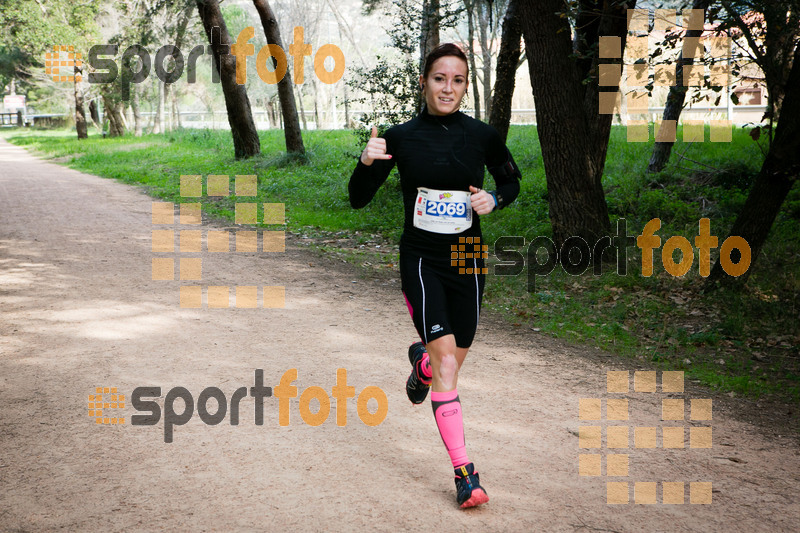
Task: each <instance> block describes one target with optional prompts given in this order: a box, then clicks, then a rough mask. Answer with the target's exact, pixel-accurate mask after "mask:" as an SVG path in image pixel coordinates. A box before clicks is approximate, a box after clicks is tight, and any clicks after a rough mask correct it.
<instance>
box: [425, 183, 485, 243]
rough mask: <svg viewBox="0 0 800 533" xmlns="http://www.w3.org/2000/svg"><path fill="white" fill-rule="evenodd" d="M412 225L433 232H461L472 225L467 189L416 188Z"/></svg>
mask: <svg viewBox="0 0 800 533" xmlns="http://www.w3.org/2000/svg"><path fill="white" fill-rule="evenodd" d="M417 191H418V193H417V200H416V201H415V202H414V227H415V228H420V229H424V230H426V231H432V232H433V233H446V234H449V233H461V232H462V231H464V230H466V229H468V228H470V227H472V202H471V201H470V199H469V197H470V193H468V192H467V191H437V190H435V189H423V188H419V189H417Z"/></svg>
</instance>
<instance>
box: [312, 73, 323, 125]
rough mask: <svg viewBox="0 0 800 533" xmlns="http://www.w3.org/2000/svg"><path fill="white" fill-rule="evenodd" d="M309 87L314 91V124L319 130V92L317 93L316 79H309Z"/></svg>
mask: <svg viewBox="0 0 800 533" xmlns="http://www.w3.org/2000/svg"><path fill="white" fill-rule="evenodd" d="M311 86H312V88H313V89H314V123H315V124H316V125H317V129H320V126H321V125H320V120H319V91H317V79H316V78H311Z"/></svg>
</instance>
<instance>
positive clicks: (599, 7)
mask: <svg viewBox="0 0 800 533" xmlns="http://www.w3.org/2000/svg"><path fill="white" fill-rule="evenodd" d="M635 4H636V2H635V0H634V1H630V2H626V3H622V4H619V3H608V2H600V1H598V2H588V1H586V2H582V5H581V7H582V10H583V11H582V12H581V13H579V15H578V17H579V22H578V24H577V27H578V28H579V33H578V36H577V40H578V43H579V45H578V46H579V47H585V48H587V49H593V48H596V46H597V43H598V40H599V36H600V35H612V36H613V35H615V36H619V37H620V38H621V41H622V43H623V47H622V48H623V50H624V42H625V37H626V36H627V24H626V22H627V11H626V10H627V9H628V8H633V7H635ZM519 9H520V12H519V17H520V19H519V20H520V21H521V23H522V33H523V36H524V39H525V49H526V53H527V56H528V68H529V71H530V78H531V85H532V87H533V95H534V98H535V102H536V118H537V130H538V132H539V142H540V144H541V147H542V160H543V162H544V168H545V175H546V179H547V191H548V203H549V208H550V222H551V224H552V228H553V240H554V242H555V244H556V246H557V247H558V248H560V247H561V245H562V244H563V243H564V241H565V240H566V239H567V238H569V237H571V236H578V237H581V238H583V239H584V240H585V241H586V243H587V244H588V245H589V246H590V247H591V246H593V245H594V243H595V242H596V241H597V240H598V238H600V237H602V236H606V235H609V234H610V230H611V223H610V220H609V217H608V207H607V205H606V200H605V194H604V192H603V186H602V181H601V180H602V176H603V167H604V166H605V158H606V151H607V150H608V139H609V136H610V133H611V117H612V115H611V114H600V112H599V111H600V109H599V105H598V102H599V99H600V96H599V92H600V90H601V89H600V87H599V85H598V79H597V63H598V57H597V53H596V52H595V53H594V57H593V58H592V56H591V55H590V54H588V53H587V54H584V55H585V56H586V57H588V58H589V59H588V61H584V62H581V60H577V61H576V60H575V59H573V57H574V52H575V51H574V49H573V43H572V38H571V29H570V25H569V21H568V19H567V18H562V17H561V16H560V15H559V13H560V12H561V11H563V9H564V4H563V2H562V1H561V0H540V1H535V2H534V1H532V0H524V1H521V3H520V5H519ZM584 18H585V19H590V20H587V21H583V20H582V19H584ZM604 61H605V60H604ZM609 61H615V62H617V63H619V62H621V59H616V60H609ZM613 90H614V92H616V90H617V89H616V88H613ZM564 259H566V258H564V257H562V261H563V260H564ZM594 259H595V260H599V258H598V257H595V258H594Z"/></svg>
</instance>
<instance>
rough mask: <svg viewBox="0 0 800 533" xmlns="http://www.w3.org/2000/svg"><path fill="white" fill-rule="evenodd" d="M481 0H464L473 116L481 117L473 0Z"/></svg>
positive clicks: (474, 0)
mask: <svg viewBox="0 0 800 533" xmlns="http://www.w3.org/2000/svg"><path fill="white" fill-rule="evenodd" d="M476 1H478V2H480V1H481V0H465V1H464V5H465V6H466V10H467V60H468V61H469V74H470V78H471V79H470V85H471V86H472V101H473V106H474V108H475V109H474V114H475V118H476V119H478V120H480V119H481V92H480V89H479V88H478V68H477V67H476V66H475V2H476Z"/></svg>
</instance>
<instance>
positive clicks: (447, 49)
mask: <svg viewBox="0 0 800 533" xmlns="http://www.w3.org/2000/svg"><path fill="white" fill-rule="evenodd" d="M445 56H455V57H457V58H459V59H461V60H463V61H464V63H466V65H467V76H469V61H467V56H466V54H464V51H463V50H462V49H461V47H459V46H458V45H457V44H453V43H445V44H441V45H439V46H437V47H436V48H434V49H433V50H431V52H430V53H429V54H428V57H426V58H425V68H424V69H423V71H422V77H423V78H427V77H428V74H430V72H431V68H432V67H433V64H434V63H435V62H436V60H437V59H439V58H440V57H445Z"/></svg>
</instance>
